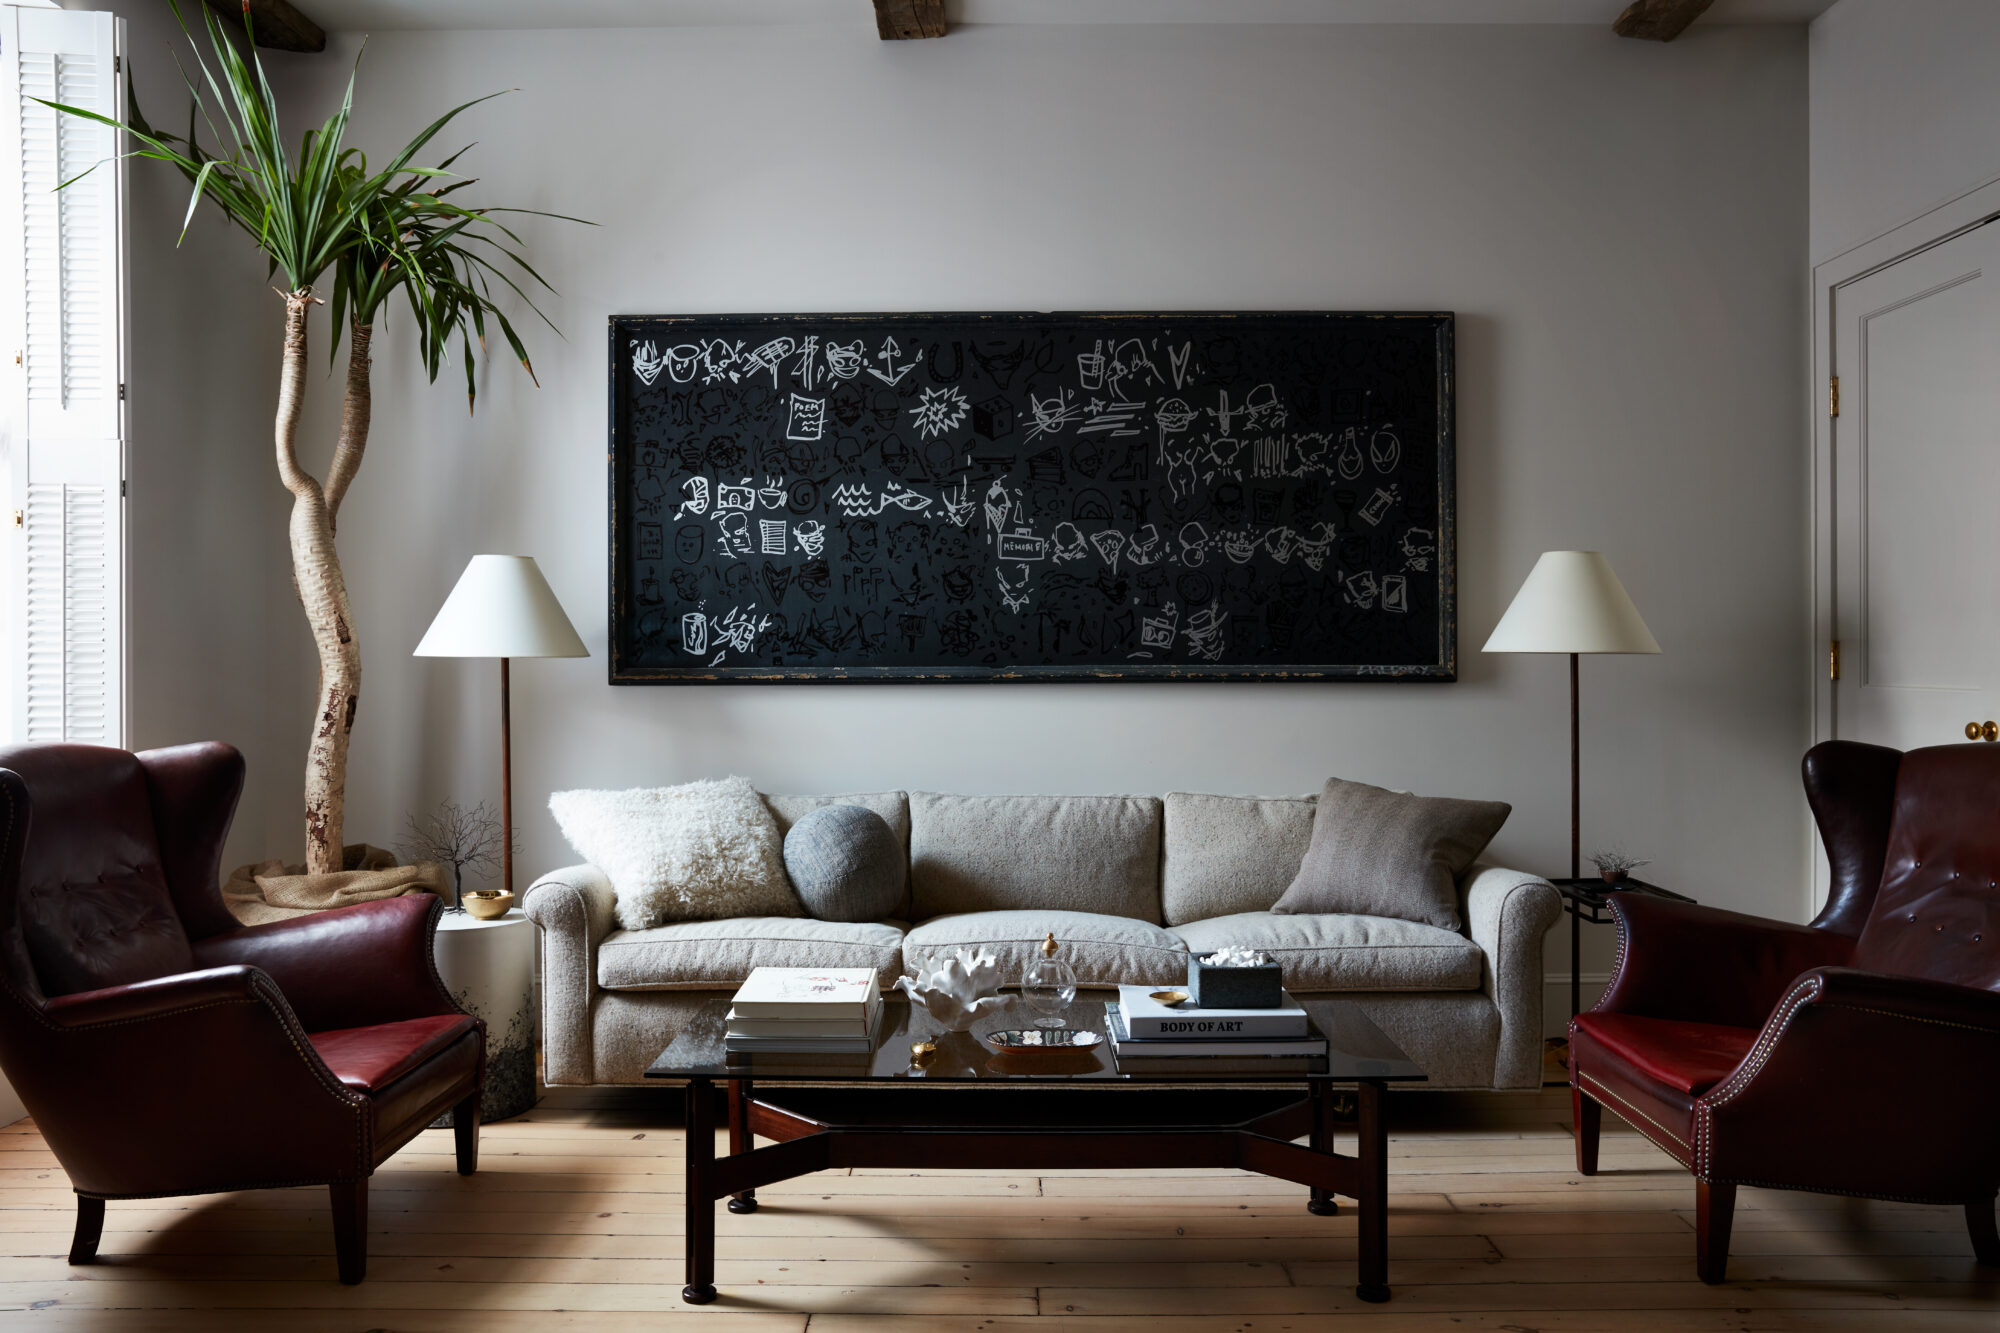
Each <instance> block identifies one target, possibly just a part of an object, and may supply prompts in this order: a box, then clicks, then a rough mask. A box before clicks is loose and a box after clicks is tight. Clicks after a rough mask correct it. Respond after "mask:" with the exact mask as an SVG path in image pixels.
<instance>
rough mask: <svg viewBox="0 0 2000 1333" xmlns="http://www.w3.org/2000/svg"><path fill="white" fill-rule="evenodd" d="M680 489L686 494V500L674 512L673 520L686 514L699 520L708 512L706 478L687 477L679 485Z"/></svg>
mask: <svg viewBox="0 0 2000 1333" xmlns="http://www.w3.org/2000/svg"><path fill="white" fill-rule="evenodd" d="M681 489H682V490H684V491H686V492H687V493H688V498H687V499H685V500H683V501H681V507H680V508H679V509H676V510H675V511H674V518H675V519H680V518H682V517H684V516H686V515H688V514H693V515H695V516H696V517H697V518H699V517H700V516H701V515H703V514H706V513H707V512H708V478H707V477H689V478H688V479H687V480H686V481H684V482H682V483H681Z"/></svg>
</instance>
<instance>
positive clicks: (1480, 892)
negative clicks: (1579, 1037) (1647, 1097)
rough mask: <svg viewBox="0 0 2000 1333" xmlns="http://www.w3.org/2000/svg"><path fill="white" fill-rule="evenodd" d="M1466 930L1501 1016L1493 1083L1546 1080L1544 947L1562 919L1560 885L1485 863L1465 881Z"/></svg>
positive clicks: (1513, 1084)
mask: <svg viewBox="0 0 2000 1333" xmlns="http://www.w3.org/2000/svg"><path fill="white" fill-rule="evenodd" d="M1464 893H1465V923H1466V933H1467V934H1469V935H1470V936H1471V937H1472V942H1473V943H1474V944H1476V945H1478V946H1479V951H1480V952H1481V953H1482V954H1484V955H1485V956H1486V957H1485V963H1484V966H1483V967H1482V969H1481V971H1482V976H1483V982H1482V985H1483V987H1484V989H1485V991H1486V994H1487V996H1488V997H1489V998H1490V999H1491V1000H1492V1001H1493V1005H1494V1008H1496V1009H1498V1010H1499V1011H1500V1044H1499V1047H1498V1048H1497V1049H1496V1050H1495V1052H1494V1056H1493V1086H1494V1087H1496V1088H1533V1087H1539V1086H1541V1082H1542V944H1543V941H1544V940H1545V939H1546V938H1547V936H1548V933H1549V928H1550V927H1551V926H1553V925H1555V923H1556V921H1557V919H1558V918H1559V917H1560V916H1561V915H1562V898H1561V897H1560V896H1559V895H1558V894H1557V893H1556V891H1555V886H1553V885H1552V884H1550V883H1549V882H1548V881H1547V880H1545V879H1543V878H1542V877H1541V876H1539V875H1531V874H1529V873H1527V872H1526V871H1523V870H1508V869H1505V868H1503V867H1500V866H1495V865H1488V864H1484V863H1482V864H1478V865H1475V866H1473V867H1472V869H1471V870H1469V871H1468V872H1467V873H1466V877H1465V880H1464Z"/></svg>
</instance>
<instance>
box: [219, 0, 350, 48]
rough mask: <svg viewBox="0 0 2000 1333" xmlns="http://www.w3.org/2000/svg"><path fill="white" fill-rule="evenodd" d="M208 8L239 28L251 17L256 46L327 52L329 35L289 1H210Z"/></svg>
mask: <svg viewBox="0 0 2000 1333" xmlns="http://www.w3.org/2000/svg"><path fill="white" fill-rule="evenodd" d="M208 7H209V8H210V9H212V10H214V11H215V12H216V13H218V14H220V15H222V17H224V18H226V19H228V20H229V21H230V22H231V23H234V24H236V25H237V26H238V27H242V26H243V16H244V15H246V14H247V15H249V16H250V31H251V32H253V33H255V34H256V37H257V45H259V46H262V47H268V48H269V49H270V50H273V51H324V50H326V32H325V30H324V29H322V28H321V27H320V26H319V24H317V23H314V22H313V21H312V20H311V19H309V18H307V17H306V16H305V15H304V14H301V13H300V12H299V11H298V10H297V8H295V7H294V6H293V5H292V4H291V2H290V0H208Z"/></svg>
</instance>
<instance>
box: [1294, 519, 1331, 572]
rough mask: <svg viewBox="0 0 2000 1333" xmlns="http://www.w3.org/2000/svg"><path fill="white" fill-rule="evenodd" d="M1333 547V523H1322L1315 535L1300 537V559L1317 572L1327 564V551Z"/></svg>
mask: <svg viewBox="0 0 2000 1333" xmlns="http://www.w3.org/2000/svg"><path fill="white" fill-rule="evenodd" d="M1332 547H1333V524H1331V523H1321V524H1320V525H1319V534H1318V535H1317V536H1315V537H1311V538H1306V537H1301V538H1300V539H1299V559H1301V560H1303V561H1305V563H1306V565H1307V567H1308V568H1310V569H1311V570H1312V571H1313V572H1314V573H1315V574H1317V573H1318V572H1319V571H1320V570H1321V569H1322V568H1323V567H1324V566H1325V565H1326V557H1327V553H1328V552H1329V551H1330V550H1331V549H1332Z"/></svg>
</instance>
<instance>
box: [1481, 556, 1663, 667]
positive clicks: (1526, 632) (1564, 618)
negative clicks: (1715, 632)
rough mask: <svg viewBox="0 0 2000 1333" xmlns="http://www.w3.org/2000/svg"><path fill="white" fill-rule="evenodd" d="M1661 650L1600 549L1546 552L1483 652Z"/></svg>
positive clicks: (1501, 618) (1619, 651) (1631, 651)
mask: <svg viewBox="0 0 2000 1333" xmlns="http://www.w3.org/2000/svg"><path fill="white" fill-rule="evenodd" d="M1483 651H1485V652H1489V653H1657V652H1659V651H1660V645H1659V641H1658V640H1656V639H1655V638H1654V637H1653V631H1651V630H1649V629H1647V628H1646V622H1645V620H1644V619H1642V618H1641V617H1640V615H1639V608H1638V607H1636V606H1634V605H1632V599H1631V598H1630V597H1629V596H1627V595H1626V593H1625V585H1624V584H1622V583H1620V582H1619V581H1618V576H1617V575H1616V574H1614V573H1612V572H1611V562H1610V561H1609V560H1606V559H1605V558H1604V556H1603V555H1602V554H1601V553H1600V552H1597V551H1544V552H1543V553H1542V558H1541V559H1540V560H1537V561H1536V562H1535V567H1534V568H1533V569H1532V570H1530V571H1528V581H1527V582H1525V583H1523V584H1522V585H1521V590H1520V591H1519V592H1517V593H1515V594H1514V601H1513V603H1512V604H1511V605H1509V606H1508V608H1507V614H1505V615H1503V616H1501V617H1500V623H1499V624H1498V625H1495V626H1494V627H1493V636H1492V637H1491V638H1489V639H1488V640H1487V641H1486V647H1485V649H1484V650H1483Z"/></svg>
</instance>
